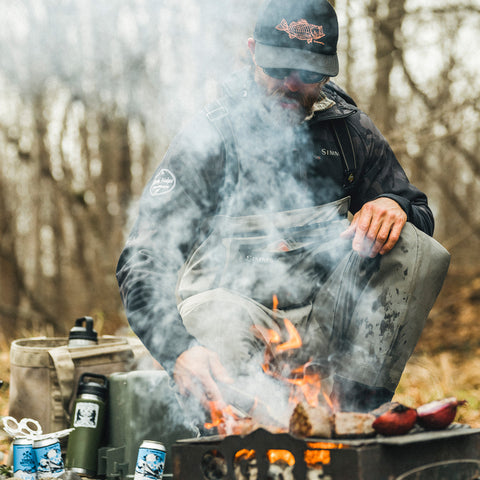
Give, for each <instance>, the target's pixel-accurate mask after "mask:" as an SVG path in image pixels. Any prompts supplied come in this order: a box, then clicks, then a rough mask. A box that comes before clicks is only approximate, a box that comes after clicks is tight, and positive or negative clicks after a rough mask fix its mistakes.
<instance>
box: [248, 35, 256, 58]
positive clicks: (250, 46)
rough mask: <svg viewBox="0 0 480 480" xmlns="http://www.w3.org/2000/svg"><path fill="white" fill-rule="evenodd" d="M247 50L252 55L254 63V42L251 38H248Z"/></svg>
mask: <svg viewBox="0 0 480 480" xmlns="http://www.w3.org/2000/svg"><path fill="white" fill-rule="evenodd" d="M247 45H248V49H249V50H250V53H251V55H252V59H253V61H254V62H255V40H254V39H253V38H249V39H248V40H247Z"/></svg>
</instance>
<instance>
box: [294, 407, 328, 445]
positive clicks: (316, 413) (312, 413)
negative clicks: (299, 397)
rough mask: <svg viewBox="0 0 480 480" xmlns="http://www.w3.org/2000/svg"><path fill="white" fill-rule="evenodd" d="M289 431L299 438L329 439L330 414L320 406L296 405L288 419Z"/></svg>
mask: <svg viewBox="0 0 480 480" xmlns="http://www.w3.org/2000/svg"><path fill="white" fill-rule="evenodd" d="M289 430H290V433H292V434H293V435H297V436H299V437H320V438H331V436H332V414H331V413H330V411H329V410H328V409H327V408H325V407H322V406H317V407H312V406H310V405H308V404H307V403H298V404H297V406H296V407H295V409H294V411H293V413H292V415H291V417H290V429H289Z"/></svg>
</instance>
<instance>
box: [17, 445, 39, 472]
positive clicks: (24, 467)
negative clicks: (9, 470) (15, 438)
mask: <svg viewBox="0 0 480 480" xmlns="http://www.w3.org/2000/svg"><path fill="white" fill-rule="evenodd" d="M35 472H36V467H35V455H34V453H33V445H32V444H30V445H29V444H24V445H16V444H15V443H14V444H13V474H14V477H16V478H23V480H35Z"/></svg>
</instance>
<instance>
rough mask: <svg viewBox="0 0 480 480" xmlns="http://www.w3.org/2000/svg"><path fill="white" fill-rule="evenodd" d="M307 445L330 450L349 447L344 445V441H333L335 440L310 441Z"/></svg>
mask: <svg viewBox="0 0 480 480" xmlns="http://www.w3.org/2000/svg"><path fill="white" fill-rule="evenodd" d="M307 446H308V448H316V449H328V450H336V449H341V448H347V446H346V445H344V444H343V443H333V442H308V443H307Z"/></svg>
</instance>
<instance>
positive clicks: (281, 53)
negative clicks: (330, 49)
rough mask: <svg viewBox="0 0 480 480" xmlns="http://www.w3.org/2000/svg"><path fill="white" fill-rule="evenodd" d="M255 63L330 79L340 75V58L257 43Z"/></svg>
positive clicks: (264, 66)
mask: <svg viewBox="0 0 480 480" xmlns="http://www.w3.org/2000/svg"><path fill="white" fill-rule="evenodd" d="M255 63H256V64H257V65H259V66H260V67H263V68H294V69H297V70H308V71H310V72H316V73H320V74H323V75H328V76H330V77H335V76H336V75H338V57H337V55H336V54H334V55H325V54H322V53H314V52H311V51H310V50H299V49H297V48H287V47H274V46H272V45H266V44H264V43H260V42H258V41H257V42H256V43H255Z"/></svg>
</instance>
